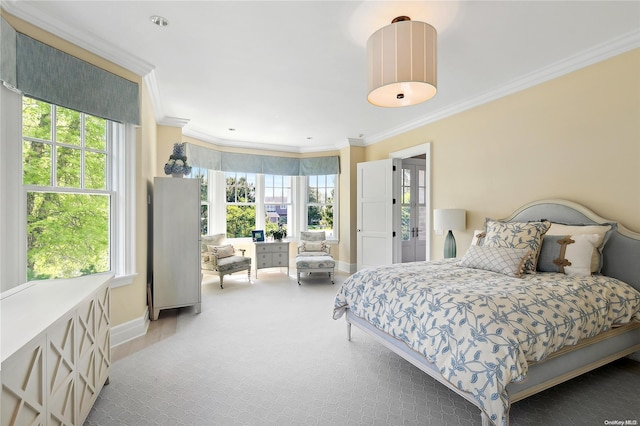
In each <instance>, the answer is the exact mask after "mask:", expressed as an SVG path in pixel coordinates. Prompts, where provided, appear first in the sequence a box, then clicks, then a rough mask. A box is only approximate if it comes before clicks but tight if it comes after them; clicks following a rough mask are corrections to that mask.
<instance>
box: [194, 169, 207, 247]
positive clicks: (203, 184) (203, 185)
mask: <svg viewBox="0 0 640 426" xmlns="http://www.w3.org/2000/svg"><path fill="white" fill-rule="evenodd" d="M191 177H192V178H194V179H199V180H200V234H201V235H209V195H208V193H209V170H207V169H202V168H199V167H192V168H191Z"/></svg>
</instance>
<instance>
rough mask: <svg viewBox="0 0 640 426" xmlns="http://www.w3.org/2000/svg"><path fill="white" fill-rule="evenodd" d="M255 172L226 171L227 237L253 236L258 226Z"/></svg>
mask: <svg viewBox="0 0 640 426" xmlns="http://www.w3.org/2000/svg"><path fill="white" fill-rule="evenodd" d="M256 178H257V175H256V174H255V173H238V172H226V173H225V181H226V203H227V214H226V219H227V238H245V237H251V231H253V230H254V229H255V226H256Z"/></svg>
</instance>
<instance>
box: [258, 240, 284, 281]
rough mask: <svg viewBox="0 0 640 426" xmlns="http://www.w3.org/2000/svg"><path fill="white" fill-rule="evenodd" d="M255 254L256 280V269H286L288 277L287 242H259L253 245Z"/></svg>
mask: <svg viewBox="0 0 640 426" xmlns="http://www.w3.org/2000/svg"><path fill="white" fill-rule="evenodd" d="M253 244H254V246H255V253H256V266H255V268H256V278H258V269H263V268H282V267H284V266H286V267H287V275H289V243H288V242H260V243H257V242H256V243H253Z"/></svg>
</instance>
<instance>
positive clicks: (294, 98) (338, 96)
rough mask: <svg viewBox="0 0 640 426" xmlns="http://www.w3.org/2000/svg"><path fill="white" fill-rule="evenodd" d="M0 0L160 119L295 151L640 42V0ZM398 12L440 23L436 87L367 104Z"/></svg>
mask: <svg viewBox="0 0 640 426" xmlns="http://www.w3.org/2000/svg"><path fill="white" fill-rule="evenodd" d="M1 5H2V8H3V9H4V10H5V11H6V12H8V13H11V14H13V15H15V16H17V17H19V18H21V19H23V20H26V21H28V22H31V23H33V24H35V25H37V26H39V27H41V28H43V29H45V30H47V31H49V32H51V33H54V34H56V35H58V36H60V37H62V38H64V39H67V40H68V41H71V42H73V43H75V44H77V45H79V46H81V47H84V48H86V49H88V50H90V51H92V52H94V53H96V54H98V55H100V56H102V57H104V58H106V59H109V60H111V61H112V62H115V63H117V64H119V65H122V66H124V67H125V68H127V69H129V70H131V71H133V72H135V73H137V74H140V75H142V76H144V77H145V81H146V83H147V84H148V86H149V89H150V93H151V97H152V102H153V106H154V111H155V115H156V119H157V121H158V123H159V124H164V125H174V126H182V127H183V134H185V135H187V136H192V137H196V138H198V139H201V140H203V141H206V142H211V143H215V144H218V145H223V146H237V147H245V148H259V149H269V150H280V151H290V152H316V151H324V150H332V149H336V148H341V147H344V146H347V145H348V144H352V145H369V144H372V143H375V142H378V141H380V140H382V139H385V138H387V137H390V136H393V135H395V134H399V133H401V132H404V131H407V130H410V129H412V128H415V127H418V126H420V125H424V124H427V123H429V122H433V121H435V120H438V119H441V118H443V117H446V116H449V115H452V114H454V113H457V112H460V111H463V110H465V109H468V108H471V107H474V106H476V105H480V104H482V103H485V102H488V101H490V100H493V99H496V98H498V97H501V96H504V95H507V94H509V93H513V92H515V91H518V90H522V89H524V88H527V87H530V86H533V85H535V84H538V83H540V82H543V81H546V80H548V79H551V78H554V77H557V76H559V75H562V74H565V73H567V72H571V71H573V70H576V69H579V68H582V67H584V66H587V65H590V64H592V63H595V62H598V61H601V60H604V59H606V58H608V57H611V56H614V55H617V54H620V53H623V52H625V51H628V50H630V49H633V48H638V47H640V2H638V1H623V2H615V1H585V2H582V1H565V2H558V1H443V2H431V1H426V2H423V1H410V2H402V1H383V2H374V1H51V0H48V1H24V0H22V1H10V0H1ZM152 15H160V16H163V17H165V18H166V19H167V20H168V21H169V25H168V26H166V27H159V26H157V25H154V24H153V23H151V21H150V17H151V16H152ZM399 15H408V16H410V17H411V18H412V19H413V20H419V21H425V22H428V23H430V24H432V25H433V26H434V27H435V28H436V29H437V31H438V93H437V94H436V96H435V97H434V98H433V99H431V100H429V101H427V102H425V103H423V104H419V105H415V106H410V107H402V108H381V107H376V106H373V105H371V104H369V103H368V102H367V100H366V97H367V93H366V92H367V89H366V69H365V62H366V41H367V38H368V37H369V36H370V35H371V34H372V33H373V32H374V31H376V30H377V29H379V28H381V27H383V26H384V25H388V24H389V23H390V22H391V20H392V19H393V18H395V17H396V16H399ZM603 86H604V87H606V82H603ZM591 89H592V90H594V93H597V91H596V89H597V88H591ZM232 129H233V130H232Z"/></svg>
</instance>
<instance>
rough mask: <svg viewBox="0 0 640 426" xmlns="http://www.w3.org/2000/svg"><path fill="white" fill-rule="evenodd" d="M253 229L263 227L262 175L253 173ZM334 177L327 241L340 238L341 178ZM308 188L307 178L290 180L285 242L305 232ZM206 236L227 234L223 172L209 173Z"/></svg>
mask: <svg viewBox="0 0 640 426" xmlns="http://www.w3.org/2000/svg"><path fill="white" fill-rule="evenodd" d="M256 176H257V177H256V229H264V228H265V219H264V218H265V207H264V206H265V203H264V197H263V194H264V174H260V173H258V174H256ZM334 176H335V182H336V185H335V192H334V201H333V232H334V234H333V237H332V238H330V239H329V241H332V242H337V241H338V236H339V235H340V233H339V232H340V228H339V219H340V218H339V214H338V212H339V204H338V201H339V199H340V194H339V189H340V180H339V178H340V176H339V175H334ZM307 188H308V180H307V177H306V176H292V177H291V198H292V199H291V206H292V208H291V210H292V215H291V217H290V218H288V219H287V233H288V237H287V240H289V241H297V240H298V238H299V235H300V231H305V230H307V201H306V200H307V199H308V197H307ZM208 198H209V206H210V208H209V214H210V217H209V219H210V220H209V235H213V234H220V233H226V229H227V220H226V208H227V203H226V179H225V172H222V171H214V170H209V193H208ZM231 240H246V241H250V238H237V239H231Z"/></svg>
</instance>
